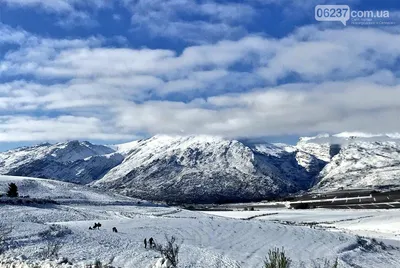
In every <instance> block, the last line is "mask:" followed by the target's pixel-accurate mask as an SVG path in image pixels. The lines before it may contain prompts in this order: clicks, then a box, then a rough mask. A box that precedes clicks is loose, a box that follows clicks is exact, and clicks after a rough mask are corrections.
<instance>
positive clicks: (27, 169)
mask: <svg viewBox="0 0 400 268" xmlns="http://www.w3.org/2000/svg"><path fill="white" fill-rule="evenodd" d="M122 160H123V156H122V155H121V154H118V153H115V151H114V150H113V149H111V148H109V147H106V146H103V145H94V144H91V143H90V142H86V141H84V142H80V141H69V142H63V143H57V144H49V143H44V144H40V145H37V146H32V147H22V148H18V149H15V150H10V151H7V152H0V174H3V175H13V176H28V177H38V178H49V179H56V180H61V181H67V182H74V183H80V184H86V183H89V182H91V181H93V180H97V179H99V178H101V177H102V176H103V175H104V174H105V173H106V172H107V171H108V170H110V169H111V168H113V167H115V166H116V165H118V164H120V163H121V162H122Z"/></svg>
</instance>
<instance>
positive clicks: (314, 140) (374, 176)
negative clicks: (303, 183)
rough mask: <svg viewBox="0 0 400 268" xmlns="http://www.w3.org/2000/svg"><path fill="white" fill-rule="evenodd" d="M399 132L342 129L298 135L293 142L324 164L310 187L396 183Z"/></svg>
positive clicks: (399, 163)
mask: <svg viewBox="0 0 400 268" xmlns="http://www.w3.org/2000/svg"><path fill="white" fill-rule="evenodd" d="M399 137H400V135H399V134H397V133H395V134H368V133H349V132H343V133H339V134H335V135H328V134H323V135H318V136H316V137H306V138H301V139H300V141H299V143H298V144H297V145H296V147H297V148H299V150H300V151H307V152H309V153H311V154H313V155H314V156H316V157H317V158H319V159H320V160H323V161H325V163H326V165H325V166H324V167H323V168H322V169H321V170H320V172H319V174H318V175H317V176H316V178H315V181H316V185H315V186H314V187H313V189H314V190H318V191H331V190H338V189H351V188H367V187H368V188H371V187H390V186H400V179H399V178H400V177H399V175H400V139H399Z"/></svg>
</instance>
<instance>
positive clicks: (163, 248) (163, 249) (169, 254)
mask: <svg viewBox="0 0 400 268" xmlns="http://www.w3.org/2000/svg"><path fill="white" fill-rule="evenodd" d="M165 239H166V241H167V243H166V244H165V245H162V244H158V243H157V244H156V245H155V247H154V248H153V249H154V250H155V251H157V252H159V253H160V254H161V256H162V257H164V258H165V259H167V260H168V261H170V262H171V266H172V267H173V268H177V267H178V263H179V258H178V255H179V249H180V245H178V244H177V243H176V238H175V237H174V236H171V237H168V236H165Z"/></svg>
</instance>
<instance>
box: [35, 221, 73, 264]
mask: <svg viewBox="0 0 400 268" xmlns="http://www.w3.org/2000/svg"><path fill="white" fill-rule="evenodd" d="M70 233H71V230H70V229H68V228H67V227H63V226H59V225H51V226H50V228H49V229H48V230H46V231H43V232H41V233H39V237H41V238H42V239H43V240H44V241H45V243H46V246H45V248H44V249H43V251H42V252H41V256H42V257H43V258H46V259H47V258H58V254H59V252H60V250H61V248H62V247H63V244H64V239H63V238H64V236H66V235H68V234H70Z"/></svg>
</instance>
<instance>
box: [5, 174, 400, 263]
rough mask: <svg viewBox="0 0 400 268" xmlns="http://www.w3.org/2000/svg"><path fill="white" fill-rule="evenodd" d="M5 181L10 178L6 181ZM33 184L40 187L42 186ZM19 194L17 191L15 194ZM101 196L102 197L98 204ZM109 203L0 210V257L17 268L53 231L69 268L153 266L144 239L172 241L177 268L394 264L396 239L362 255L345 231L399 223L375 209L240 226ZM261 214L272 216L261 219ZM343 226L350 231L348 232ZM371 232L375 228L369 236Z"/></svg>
mask: <svg viewBox="0 0 400 268" xmlns="http://www.w3.org/2000/svg"><path fill="white" fill-rule="evenodd" d="M9 179H12V178H7V180H9ZM21 180H23V178H18V179H16V182H17V183H20V182H21ZM27 180H32V179H31V178H29V179H27ZM38 181H39V183H41V184H44V183H43V182H42V180H38ZM53 186H54V188H53V190H54V191H55V192H61V191H63V189H64V186H63V184H54V185H53ZM79 187H81V186H78V188H79ZM58 188H59V189H58ZM76 190H77V191H81V194H82V195H84V196H88V195H91V193H85V192H86V191H88V189H87V188H84V187H81V188H80V189H76ZM22 191H23V189H21V194H23V193H22ZM31 195H34V192H31ZM37 195H38V196H41V195H42V193H41V191H38V194H37ZM107 196H108V195H104V198H107ZM114 198H115V197H113V198H112V199H110V200H106V199H104V201H110V202H108V204H105V205H99V204H91V203H90V202H88V203H87V204H83V203H82V204H61V205H51V206H16V205H2V206H1V209H0V222H1V223H2V224H8V225H12V226H14V230H13V232H12V234H11V236H12V238H13V242H12V243H11V247H10V249H9V250H8V251H6V253H5V254H4V255H3V256H2V259H3V260H5V259H8V260H9V259H20V260H23V261H20V263H23V262H37V261H39V260H40V252H41V251H43V249H44V247H45V241H44V239H43V238H42V237H41V236H40V235H39V233H40V232H43V231H46V230H49V229H50V226H52V225H56V226H58V227H57V228H58V230H62V232H61V235H60V239H62V241H63V247H62V248H61V250H60V254H59V255H60V258H61V257H67V258H68V259H69V260H70V261H71V262H72V263H73V267H82V266H84V265H85V264H89V263H93V262H94V261H95V260H96V259H99V260H100V261H102V262H103V263H109V262H111V264H112V265H113V266H116V267H126V268H128V267H129V268H131V267H135V268H150V267H157V266H156V263H157V262H159V260H160V257H161V256H160V255H159V254H158V253H156V252H154V251H152V250H149V249H145V248H144V246H143V239H144V238H149V237H153V238H154V239H155V241H156V243H162V242H163V241H164V237H165V235H168V236H171V235H174V236H176V237H177V239H178V241H179V243H180V244H181V250H180V264H181V267H187V266H190V265H191V266H190V267H199V268H202V267H204V268H205V267H207V268H212V267H238V266H237V265H240V267H243V268H253V267H254V268H256V267H261V265H262V263H263V260H264V258H265V256H266V255H267V253H268V250H269V249H272V248H275V247H279V248H281V247H284V249H285V251H286V253H287V255H288V256H289V257H290V258H291V259H292V260H293V266H292V267H294V268H297V267H301V265H304V266H303V267H312V266H311V264H312V263H314V262H317V263H321V264H323V262H324V259H328V260H331V261H332V260H334V259H336V258H339V265H340V266H339V267H344V268H347V267H355V265H358V267H366V268H370V267H371V268H372V267H373V268H376V267H385V268H392V267H393V268H394V267H399V266H400V251H399V249H398V246H399V242H398V241H396V240H393V239H392V240H388V239H386V240H384V242H385V244H386V245H388V247H387V248H385V249H383V248H382V247H381V246H379V245H377V244H373V246H372V247H371V248H369V249H365V248H362V247H361V246H360V244H358V243H357V238H356V236H354V235H353V234H351V231H352V230H351V229H352V228H350V227H353V229H357V228H359V229H362V230H364V231H365V232H366V233H368V231H370V230H368V228H366V227H365V226H366V225H368V226H370V227H371V228H372V226H373V224H375V225H377V223H382V222H384V221H385V220H388V219H391V221H392V223H394V222H396V221H397V222H398V220H399V217H400V211H398V210H393V211H390V213H389V214H386V213H384V212H382V211H357V213H355V211H351V210H348V211H329V210H312V211H311V210H310V211H307V212H304V211H293V210H282V209H281V210H274V209H271V210H267V211H255V212H246V213H247V214H246V217H247V216H248V215H249V214H248V213H260V214H262V215H264V216H261V217H260V218H254V219H249V220H242V219H232V218H227V217H220V216H218V215H224V214H225V215H224V216H226V213H229V212H223V213H222V212H213V214H218V215H210V214H209V213H201V212H190V211H186V210H182V209H179V208H175V207H157V206H151V205H140V206H139V205H112V202H111V201H115V199H114ZM234 213H236V214H238V213H242V212H240V211H236V212H234ZM266 213H271V214H272V215H270V216H265V214H266ZM274 213H278V214H274ZM367 216H369V217H367ZM277 220H285V221H294V222H297V223H300V222H306V221H313V222H314V221H319V222H320V223H321V225H320V226H318V228H317V229H313V228H309V227H307V226H300V224H299V225H288V224H281V223H279V222H278V221H277ZM94 222H100V223H101V224H102V227H101V228H100V230H89V229H88V227H89V226H92V225H93V223H94ZM329 222H333V223H334V224H338V223H340V224H342V227H343V229H347V230H349V233H343V232H342V231H341V230H339V229H334V228H328V227H329V226H323V224H325V225H329ZM335 222H336V223H335ZM346 223H348V225H349V226H348V227H347V228H346V226H345V224H346ZM351 223H352V224H351ZM368 223H369V224H368ZM363 224H364V225H365V226H363ZM388 225H389V224H388ZM112 227H116V228H117V229H118V233H113V232H112V231H111V229H112ZM389 227H390V226H389ZM397 227H398V226H396V225H393V226H391V228H385V227H382V228H383V229H385V230H386V231H389V232H390V233H392V234H393V238H394V239H396V234H397V233H398V231H397V230H398V228H397ZM378 228H379V227H377V226H376V227H375V229H374V230H373V231H376V230H377V229H378ZM396 228H397V229H396ZM378 231H379V230H378ZM366 241H369V240H368V239H367V240H366ZM0 263H2V260H1V259H0ZM53 263H54V262H53ZM3 267H7V266H3ZM9 267H11V266H9ZM21 267H23V266H21ZM48 267H53V266H48ZM54 267H56V266H54Z"/></svg>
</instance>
